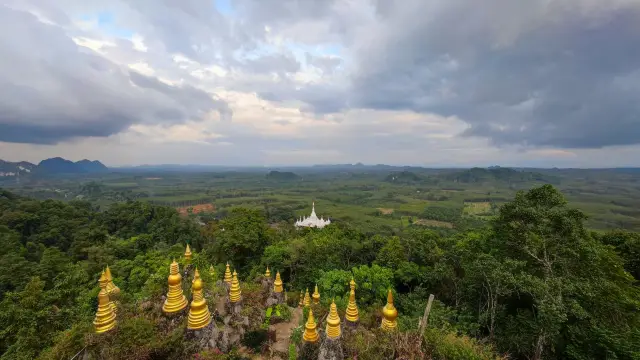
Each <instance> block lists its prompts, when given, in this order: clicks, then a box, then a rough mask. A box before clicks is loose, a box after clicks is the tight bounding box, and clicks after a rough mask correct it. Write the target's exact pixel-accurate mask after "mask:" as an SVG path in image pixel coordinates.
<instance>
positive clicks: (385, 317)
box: [380, 289, 398, 331]
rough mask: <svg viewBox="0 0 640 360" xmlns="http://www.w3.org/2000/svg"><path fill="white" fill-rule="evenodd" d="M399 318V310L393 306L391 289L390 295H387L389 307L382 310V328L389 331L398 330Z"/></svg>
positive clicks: (386, 306)
mask: <svg viewBox="0 0 640 360" xmlns="http://www.w3.org/2000/svg"><path fill="white" fill-rule="evenodd" d="M397 318H398V310H396V307H395V306H393V294H392V293H391V289H389V293H388V294H387V305H385V306H384V307H383V308H382V324H381V325H380V327H381V328H382V329H384V330H387V331H392V330H395V329H397V328H398V322H397V321H396V319H397Z"/></svg>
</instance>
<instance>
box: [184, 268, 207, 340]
mask: <svg viewBox="0 0 640 360" xmlns="http://www.w3.org/2000/svg"><path fill="white" fill-rule="evenodd" d="M191 294H193V300H192V301H191V307H190V308H189V317H188V321H187V329H190V330H198V329H202V328H203V327H205V326H207V325H209V324H210V323H211V314H210V313H209V307H208V306H207V300H205V298H204V296H203V295H202V279H201V278H200V273H199V272H198V268H196V271H195V274H194V275H193V283H192V285H191Z"/></svg>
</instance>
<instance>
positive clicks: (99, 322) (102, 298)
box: [93, 272, 117, 334]
mask: <svg viewBox="0 0 640 360" xmlns="http://www.w3.org/2000/svg"><path fill="white" fill-rule="evenodd" d="M108 282H109V280H107V276H106V273H105V272H102V274H101V275H100V280H98V284H99V285H100V292H99V293H98V310H97V311H96V317H95V319H94V320H93V325H94V327H95V330H96V333H98V334H100V333H104V332H107V331H109V330H111V329H113V328H114V327H115V326H116V323H117V322H116V313H115V311H113V306H112V305H111V300H109V293H108V292H107V283H108Z"/></svg>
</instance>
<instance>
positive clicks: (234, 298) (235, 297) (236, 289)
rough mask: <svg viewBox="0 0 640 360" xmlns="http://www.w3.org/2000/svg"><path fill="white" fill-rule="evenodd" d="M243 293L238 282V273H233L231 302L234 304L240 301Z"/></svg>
mask: <svg viewBox="0 0 640 360" xmlns="http://www.w3.org/2000/svg"><path fill="white" fill-rule="evenodd" d="M241 295H242V291H241V290H240V282H239V281H238V273H237V272H236V271H235V270H234V271H233V278H232V279H231V288H230V289H229V301H230V302H232V303H234V302H238V301H240V297H241Z"/></svg>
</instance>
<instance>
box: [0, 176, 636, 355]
mask: <svg viewBox="0 0 640 360" xmlns="http://www.w3.org/2000/svg"><path fill="white" fill-rule="evenodd" d="M584 220H585V215H584V214H583V213H582V212H581V211H579V210H577V209H573V208H571V207H570V206H569V205H568V204H567V203H566V201H565V199H564V197H563V196H562V194H561V193H559V192H558V191H557V190H556V189H555V188H553V187H551V186H548V185H546V186H542V187H538V188H534V189H531V190H530V191H528V192H520V193H518V195H517V196H516V197H515V198H514V199H513V200H512V201H510V202H508V203H506V204H504V205H503V206H501V208H500V210H499V211H498V215H497V216H496V218H495V219H494V220H493V221H492V222H491V223H490V224H489V225H488V226H487V227H483V228H477V229H471V230H466V231H464V232H452V233H450V234H449V233H447V234H448V235H446V236H445V235H441V234H439V233H436V232H434V231H432V230H428V229H425V228H422V227H413V226H410V227H408V228H406V229H405V230H403V231H402V232H400V233H397V234H396V235H395V236H383V235H376V234H372V235H367V234H365V233H362V232H360V231H357V230H354V229H352V228H350V227H349V225H348V224H340V225H336V224H332V225H330V226H328V227H326V228H324V229H323V230H318V229H304V230H299V231H296V230H295V229H294V228H293V227H292V226H291V225H289V226H281V227H279V228H277V229H275V228H272V227H270V226H269V225H268V223H267V222H266V220H265V217H264V214H263V213H262V212H261V211H258V210H251V209H245V208H234V209H232V210H231V211H229V213H228V214H227V216H226V217H225V218H224V219H222V220H219V221H213V222H210V223H208V224H207V225H206V226H204V227H198V226H196V225H195V224H194V223H193V222H192V221H191V220H189V219H188V218H181V217H180V216H179V215H178V213H177V212H176V210H174V209H172V208H168V207H163V206H155V205H150V204H147V203H142V202H127V203H122V204H117V205H113V206H112V207H111V208H109V209H107V210H106V211H98V209H96V208H94V207H93V206H92V205H91V204H90V203H87V202H79V201H71V202H68V203H64V202H61V201H54V200H45V201H37V200H33V199H29V198H23V197H18V196H16V195H14V194H12V193H9V192H7V191H3V190H0V268H1V269H2V271H0V354H1V355H0V359H2V360H5V359H70V358H71V357H73V356H74V355H75V354H76V353H78V352H79V351H80V350H82V349H85V351H87V354H89V355H87V356H93V359H98V358H100V359H132V358H136V359H193V358H194V357H195V358H202V359H244V358H247V359H248V356H249V355H247V351H254V352H256V353H259V352H261V351H264V353H263V355H264V356H268V353H269V350H268V348H269V341H268V338H267V337H266V336H263V337H262V336H258V335H260V334H263V333H264V332H265V330H264V326H263V320H264V313H265V309H264V306H263V305H264V304H263V303H262V302H261V301H260V300H257V299H259V294H260V293H261V290H260V286H259V285H256V284H255V281H256V279H259V275H260V274H262V273H263V272H264V269H265V267H266V266H267V265H268V266H269V267H270V268H271V269H272V271H273V272H275V271H279V272H280V274H281V276H282V280H283V281H284V283H285V288H286V290H287V291H288V292H287V298H288V305H289V306H290V307H286V308H282V311H283V312H287V311H290V310H289V309H293V308H295V307H296V304H297V303H298V300H299V297H298V296H299V293H300V290H303V289H305V288H311V289H313V286H314V284H316V283H317V285H318V288H319V291H320V293H321V294H322V302H321V304H320V305H319V306H321V307H323V308H325V309H326V307H327V306H328V304H329V302H330V301H331V299H335V302H336V304H337V305H338V308H339V309H340V315H341V316H342V315H343V314H344V313H343V311H344V310H343V309H345V307H346V303H347V301H348V291H349V285H348V284H349V281H350V280H351V279H352V278H353V279H354V280H355V282H356V283H357V284H358V285H357V288H356V294H357V304H358V308H359V312H360V325H359V326H358V328H357V329H356V330H354V331H344V332H343V335H342V336H343V337H342V340H341V341H342V344H343V348H344V352H345V357H346V358H349V359H352V358H355V357H357V358H358V359H360V360H364V359H371V360H373V359H376V360H378V359H389V358H394V357H402V358H404V359H409V358H412V359H417V358H427V359H447V360H450V359H461V360H462V359H497V358H510V359H537V360H540V359H552V360H553V359H576V360H577V359H629V360H631V359H638V358H640V287H639V286H638V285H639V283H638V280H640V261H639V260H638V259H640V235H639V234H637V233H630V232H624V231H613V232H609V233H606V234H597V233H592V232H590V231H588V230H587V229H586V228H585V225H584ZM187 243H189V244H190V246H191V249H192V250H193V252H194V255H193V260H192V261H193V264H195V265H197V266H198V267H199V268H200V269H208V268H209V266H210V265H213V266H214V268H215V274H216V275H209V273H208V272H206V271H202V272H201V273H202V276H203V279H204V280H205V284H209V285H207V286H209V287H208V289H211V286H212V285H211V284H213V283H215V281H214V280H215V279H220V277H221V274H222V273H223V272H224V264H225V263H226V262H229V263H230V264H231V265H232V266H233V268H234V270H237V271H238V274H239V276H240V281H241V283H242V286H243V287H242V296H243V299H244V300H243V302H244V305H243V306H244V307H245V308H244V309H245V312H246V313H247V314H248V316H249V320H250V324H251V325H250V326H251V329H250V331H249V332H248V333H247V335H246V336H245V338H244V339H243V344H244V345H243V347H244V348H245V350H244V353H243V354H244V355H241V354H240V353H239V352H237V351H235V350H234V351H232V352H231V354H227V355H222V354H219V353H217V352H215V351H213V352H211V351H209V352H207V351H199V350H198V344H197V343H196V342H194V340H192V339H191V338H189V337H185V331H186V330H185V329H184V327H183V326H180V327H174V328H171V327H169V325H167V324H168V321H166V318H165V317H164V316H163V314H162V312H161V310H160V307H161V304H162V301H163V295H164V294H165V293H166V291H167V275H168V269H169V264H170V262H171V260H172V259H173V258H176V259H181V256H182V254H183V253H184V246H185V244H187ZM180 261H182V260H180ZM107 264H108V265H109V266H110V268H111V271H112V273H113V276H114V279H113V281H114V282H115V283H116V284H117V285H118V286H119V287H120V289H121V294H120V296H119V298H118V301H117V304H118V305H117V308H118V311H117V318H118V324H117V327H116V328H115V330H113V331H111V332H109V333H107V334H94V330H93V325H92V320H93V318H94V316H95V312H96V306H97V300H96V299H97V294H98V287H97V283H96V281H97V279H98V277H99V275H100V272H101V271H102V269H103V268H104V267H105V266H106V265H107ZM210 276H211V277H210ZM187 283H190V280H187V279H183V286H184V288H185V289H186V290H185V291H187V293H186V294H187V297H189V299H190V295H189V293H188V289H189V285H187ZM387 289H392V291H393V294H394V298H395V307H396V308H397V310H398V312H399V317H398V327H399V332H397V333H391V334H384V333H382V332H380V330H379V327H380V311H381V308H382V306H383V305H384V304H385V303H386V294H387ZM429 294H434V295H435V299H436V301H435V302H434V305H433V308H432V310H431V315H430V317H429V323H428V327H427V330H426V332H425V334H424V335H417V324H418V319H419V318H421V317H422V315H423V312H424V309H425V305H426V301H427V299H428V297H429ZM217 296H218V295H216V293H215V292H213V291H209V290H208V291H207V293H206V297H207V302H208V303H209V309H210V310H211V311H212V313H213V316H214V318H215V319H216V320H215V321H216V322H218V324H219V325H218V326H221V327H222V326H224V324H222V322H221V320H220V318H219V317H218V315H216V310H215V306H214V305H213V303H214V302H215V301H216V300H217V299H219V298H218V297H217ZM285 310H286V311H285ZM291 311H293V310H291ZM315 311H316V310H315V309H314V313H315ZM256 314H262V317H258V316H257V315H256ZM323 315H324V314H323V313H320V314H317V321H318V322H320V323H319V326H318V328H319V329H323V326H324V325H323V324H322V323H321V322H322V321H324V320H323V319H324V317H323ZM302 320H304V319H302ZM300 324H304V322H303V321H301V323H300ZM268 325H269V324H268V323H267V327H268ZM297 329H298V330H295V331H294V336H292V337H291V340H290V341H291V346H290V347H289V353H288V354H289V356H292V357H293V358H296V354H297V351H298V350H299V349H300V345H301V331H302V329H303V328H301V327H298V328H297ZM249 334H251V335H250V336H249ZM296 334H297V335H296ZM418 336H422V337H424V341H422V343H421V344H422V345H421V346H418V347H416V346H413V345H407V344H417V343H416V342H415V340H416V339H417V338H418ZM265 349H267V350H265ZM196 353H197V354H198V355H197V356H196V355H194V354H196ZM284 356H286V354H285V355H284Z"/></svg>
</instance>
